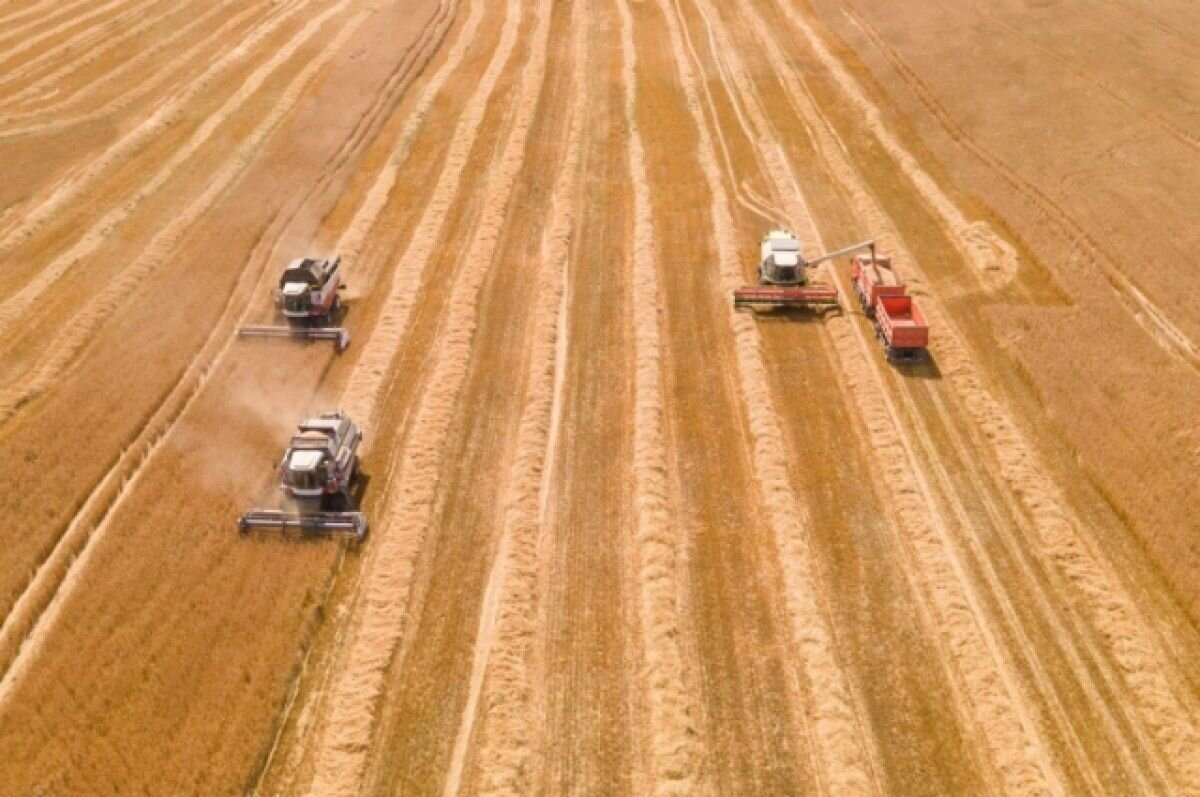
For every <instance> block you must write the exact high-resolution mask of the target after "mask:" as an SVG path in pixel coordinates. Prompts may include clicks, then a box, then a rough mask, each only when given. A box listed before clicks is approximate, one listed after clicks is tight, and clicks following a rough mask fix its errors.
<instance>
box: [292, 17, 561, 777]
mask: <svg viewBox="0 0 1200 797" xmlns="http://www.w3.org/2000/svg"><path fill="white" fill-rule="evenodd" d="M523 16H524V13H523V11H522V10H521V9H520V8H518V7H517V3H516V2H515V0H510V2H508V3H506V4H505V21H504V28H503V30H502V32H501V36H500V42H499V44H498V45H497V48H496V51H495V53H494V54H493V56H492V60H491V62H490V63H489V65H488V68H487V71H486V72H485V73H484V75H483V77H482V78H481V80H480V82H479V84H478V87H477V89H476V93H475V94H474V96H472V98H471V101H470V104H469V107H468V108H467V110H466V111H464V113H463V115H462V117H461V118H460V123H459V125H458V127H457V128H456V130H455V138H454V141H452V142H451V145H450V152H449V154H448V155H447V159H446V164H445V166H444V167H443V172H442V177H441V178H440V179H439V181H438V185H437V187H436V188H435V192H434V196H433V197H431V199H430V202H429V205H428V206H427V208H426V213H425V214H424V215H423V216H422V220H421V223H420V224H419V226H418V228H417V231H416V232H415V233H414V235H413V239H412V242H411V243H410V245H409V247H408V249H409V252H408V253H407V254H406V255H405V257H404V258H402V259H401V261H400V263H401V267H400V269H399V273H398V274H397V275H396V277H395V278H394V281H393V290H392V293H391V295H389V297H388V299H387V302H386V305H385V307H384V310H383V311H382V313H381V315H380V317H379V320H378V321H377V322H376V326H375V331H374V332H373V333H372V338H371V343H372V345H371V346H370V347H369V348H368V350H367V351H365V352H364V353H363V355H362V357H361V358H360V359H359V362H358V364H357V365H356V367H355V369H354V372H353V373H352V374H351V376H350V382H349V384H348V385H347V387H346V389H345V391H344V392H343V396H342V402H341V403H342V406H344V407H349V408H351V409H350V410H349V411H350V412H351V414H352V415H353V416H354V417H356V418H363V419H367V423H368V424H371V425H373V422H374V420H376V411H377V403H378V401H379V399H380V395H377V394H381V393H382V390H383V386H384V380H385V377H386V376H388V375H389V373H390V361H391V360H392V359H393V358H394V357H395V355H396V353H397V352H398V351H399V347H400V343H401V342H402V338H403V334H404V331H405V327H406V321H407V316H408V310H409V309H410V308H411V305H412V300H413V298H412V296H411V285H412V284H413V283H415V281H416V280H415V278H414V277H415V276H417V275H419V274H420V273H421V271H422V270H423V268H422V266H423V265H424V263H425V262H426V261H427V260H428V259H429V258H430V257H431V256H432V254H433V251H434V249H435V247H436V245H437V244H438V243H439V242H440V241H439V236H440V231H441V228H442V221H443V219H444V215H445V211H446V209H447V208H448V207H449V204H450V202H451V201H452V200H453V199H454V197H455V196H456V195H457V192H458V179H459V177H460V176H461V174H462V171H463V167H464V166H465V163H466V159H467V155H468V154H469V152H470V149H471V145H473V143H474V141H475V138H476V136H477V134H478V130H479V123H480V120H481V119H482V115H483V112H484V109H485V107H486V105H487V104H488V102H489V100H490V99H491V96H492V94H493V92H494V91H495V87H496V83H497V81H498V79H499V77H500V73H501V72H502V71H503V70H504V68H505V67H506V65H507V64H508V62H509V59H510V57H512V55H513V51H514V47H515V44H516V38H517V33H518V29H519V27H520V23H521V20H522V18H523ZM538 24H539V25H543V24H548V20H545V21H542V20H539V23H538ZM543 35H544V34H543ZM545 44H546V43H545V40H544V38H539V39H536V40H535V42H534V51H533V52H532V53H531V54H530V62H529V64H528V65H527V66H526V68H525V69H524V70H523V71H522V73H521V81H520V87H519V89H518V92H519V94H518V97H517V99H516V105H515V117H514V120H513V124H512V128H511V129H510V130H509V133H508V136H507V138H506V139H505V144H504V149H503V152H502V153H501V154H500V155H499V160H498V161H497V162H494V163H493V166H492V168H491V169H490V170H489V173H488V175H487V178H486V187H485V190H484V194H483V195H484V196H485V197H487V200H486V204H485V207H484V208H483V211H482V214H481V216H480V219H479V221H478V225H477V227H476V230H475V234H474V235H473V236H472V240H471V241H470V242H469V244H468V246H466V247H465V248H464V249H463V250H462V251H464V252H469V253H471V255H472V264H471V265H472V267H471V268H466V269H464V271H463V273H462V274H461V275H460V276H459V278H458V280H457V281H456V282H455V283H454V286H453V287H452V289H451V296H450V299H449V301H448V303H447V307H448V308H449V309H448V310H447V313H448V315H449V316H450V319H449V320H450V323H447V325H446V327H445V332H444V334H443V335H442V336H441V339H440V341H439V343H438V346H437V352H436V355H435V357H436V360H435V365H434V367H433V370H432V372H431V374H430V376H429V377H428V381H427V388H426V390H425V391H424V392H423V393H422V395H421V400H420V404H419V406H418V408H417V411H416V417H415V420H414V422H413V427H412V431H411V432H410V434H409V437H408V439H407V441H406V443H405V445H404V452H403V455H402V462H401V464H400V466H399V468H398V469H396V471H395V476H394V477H393V484H394V487H392V488H390V489H389V492H391V490H392V489H394V490H395V492H396V495H397V498H396V501H395V503H394V504H393V505H392V506H390V507H389V509H388V511H387V515H386V516H385V518H384V520H383V521H382V522H381V523H377V524H376V531H375V533H374V535H373V538H374V541H375V546H374V548H373V549H372V551H371V552H370V559H369V560H368V562H367V563H366V564H365V565H364V570H363V575H362V576H361V580H360V583H359V585H358V586H357V588H356V595H355V606H356V608H357V610H358V614H357V616H356V617H355V618H353V619H352V620H351V623H353V624H354V625H353V628H352V631H351V632H350V635H349V637H348V644H347V646H346V648H345V653H344V659H343V660H342V661H340V662H338V663H337V665H336V666H337V674H336V676H335V678H334V681H333V683H332V684H331V686H330V691H329V694H328V695H327V696H326V697H325V706H326V707H327V708H326V713H327V717H326V718H325V720H324V722H318V726H317V730H316V734H317V736H316V738H315V739H313V740H312V742H311V749H312V754H313V758H314V761H315V768H316V771H315V774H314V778H313V782H312V784H311V786H310V789H309V791H310V792H311V793H313V794H343V793H353V792H354V791H355V790H356V788H357V786H358V784H359V783H360V779H361V776H362V775H363V774H364V766H365V765H366V763H367V756H368V753H369V752H370V747H371V741H372V735H373V730H374V726H375V719H376V716H375V715H376V707H377V705H378V702H379V699H380V697H381V695H382V692H383V688H384V681H385V675H386V672H387V670H388V667H389V664H390V663H391V659H392V654H393V653H394V651H395V648H396V645H397V643H398V642H399V639H400V636H401V635H402V633H403V632H404V629H405V627H406V623H405V622H404V617H405V614H406V608H407V607H406V606H405V603H406V598H407V596H408V593H409V587H410V584H411V576H412V572H413V568H414V565H415V558H416V553H417V550H418V549H419V548H420V545H421V543H422V541H423V538H424V535H425V532H426V529H427V525H428V522H429V514H430V511H431V510H432V502H433V500H434V497H435V493H436V489H437V470H438V469H439V466H440V464H441V455H442V451H441V443H442V441H443V439H444V437H445V433H446V430H447V428H448V426H449V424H450V423H451V422H452V416H453V414H454V404H455V400H456V398H457V394H458V392H459V389H460V388H461V386H462V382H463V380H464V379H465V376H466V372H467V368H468V361H469V357H468V355H469V351H470V345H471V338H472V335H473V333H474V329H475V316H476V310H477V306H478V292H479V288H480V286H481V285H482V284H483V279H484V278H485V277H486V275H487V272H488V271H489V267H490V265H491V261H492V258H493V256H494V254H495V250H496V246H497V244H498V240H499V233H500V230H501V229H502V227H503V220H504V215H505V213H506V211H507V208H508V201H509V199H510V196H511V193H512V190H513V187H514V185H515V182H516V178H517V175H518V173H519V171H520V169H521V167H522V166H523V163H524V157H525V151H524V146H525V138H526V135H527V133H528V129H529V126H530V124H531V123H532V117H533V112H534V110H535V107H536V103H537V100H538V95H539V93H540V90H541V86H542V83H543V78H544V70H545ZM414 250H416V251H420V252H423V253H424V255H423V257H421V258H420V261H421V263H420V264H419V265H418V266H417V267H415V268H410V266H411V265H412V264H413V263H414V262H415V259H410V258H412V252H413V251H414ZM406 278H407V279H406ZM381 333H382V334H383V338H382V343H380V334H381ZM385 357H386V359H384V358H385ZM389 532H390V533H389Z"/></svg>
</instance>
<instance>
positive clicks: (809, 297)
mask: <svg viewBox="0 0 1200 797" xmlns="http://www.w3.org/2000/svg"><path fill="white" fill-rule="evenodd" d="M868 247H869V248H870V249H871V252H872V255H873V254H874V252H875V242H874V241H864V242H863V243H859V244H854V245H853V246H847V247H844V248H842V249H838V250H837V251H834V252H829V253H828V254H824V255H821V256H820V257H818V258H815V259H813V260H805V259H804V255H803V254H802V253H801V251H800V241H799V240H798V239H797V238H796V236H795V235H793V234H792V233H791V232H789V231H788V230H782V229H778V230H770V231H768V232H767V234H766V235H765V236H763V239H762V243H761V245H760V260H759V265H758V284H757V285H746V286H743V287H741V288H738V289H737V290H736V291H734V293H733V304H734V306H735V307H746V306H750V305H770V306H775V307H837V306H838V292H837V289H836V288H834V287H833V286H832V285H822V284H819V283H814V282H812V281H810V279H809V275H808V271H809V269H811V268H813V267H814V266H817V265H819V264H820V263H823V262H825V261H826V260H831V259H833V258H835V257H838V256H840V255H844V254H848V253H850V252H853V251H856V250H858V249H865V248H868Z"/></svg>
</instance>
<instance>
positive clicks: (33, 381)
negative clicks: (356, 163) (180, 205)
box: [0, 7, 368, 426]
mask: <svg viewBox="0 0 1200 797" xmlns="http://www.w3.org/2000/svg"><path fill="white" fill-rule="evenodd" d="M336 10H340V7H334V8H333V9H330V11H329V12H327V13H331V12H333V11H336ZM367 16H368V14H366V13H362V12H360V13H359V14H358V15H357V16H356V17H355V18H354V19H352V20H351V21H350V22H349V23H347V24H346V25H344V26H343V27H342V29H341V30H340V31H338V33H337V35H336V36H334V37H333V38H332V39H331V40H330V43H329V44H328V45H327V46H326V47H325V49H324V50H323V51H322V52H321V53H320V54H318V55H317V56H316V57H315V58H314V59H313V60H312V61H310V62H309V63H308V65H307V66H305V68H304V69H303V70H301V71H300V73H299V74H298V75H297V76H296V77H295V78H294V79H293V80H292V82H291V83H290V84H289V85H288V86H287V88H286V89H284V91H283V93H282V94H281V95H280V96H279V99H278V100H277V101H276V102H275V103H274V104H273V105H272V107H271V111H270V113H269V114H267V116H266V117H265V118H264V119H263V120H262V122H260V123H259V125H258V126H257V127H256V128H255V129H254V130H253V131H252V132H251V133H250V134H249V135H247V136H246V138H245V139H243V141H242V142H241V143H240V144H239V145H238V147H237V149H235V150H234V151H233V152H232V153H230V155H229V157H228V158H227V159H226V161H225V163H224V164H223V165H222V166H221V168H220V169H219V170H218V171H217V173H216V174H215V175H213V176H212V177H211V178H210V179H209V181H208V183H207V185H206V186H205V188H204V191H203V192H202V193H201V194H200V195H199V196H197V197H196V198H195V199H193V200H192V201H191V202H190V203H189V204H188V206H187V207H186V208H185V209H184V210H183V211H182V212H181V213H180V214H179V215H178V216H176V217H175V218H174V219H172V220H171V222H170V223H169V224H168V225H167V226H166V227H164V228H163V229H162V231H160V232H159V233H158V234H157V235H155V236H154V238H153V239H152V240H151V241H150V243H149V244H148V245H147V246H146V248H145V249H144V250H143V251H142V253H141V254H140V255H139V256H138V257H137V258H136V259H135V260H134V261H133V262H132V263H130V264H129V265H128V266H126V267H125V268H124V269H123V270H122V271H121V272H120V273H119V274H118V275H117V276H116V277H114V278H113V279H112V280H110V281H109V282H108V284H107V285H106V286H105V287H104V288H103V289H102V290H101V291H100V292H99V293H98V294H96V296H94V297H93V298H92V299H91V301H89V302H88V303H87V304H86V305H84V307H83V309H81V310H80V311H79V312H78V313H76V314H75V315H74V316H72V317H71V319H70V320H69V321H68V322H67V323H66V324H65V325H64V326H63V327H62V329H61V331H59V332H58V334H56V335H55V336H54V339H53V340H52V341H51V343H50V345H49V346H48V347H47V349H46V350H45V352H44V353H43V354H42V355H41V356H40V357H38V359H37V361H36V363H35V364H34V365H33V366H32V367H31V368H30V369H29V370H28V371H26V372H25V373H23V374H21V375H20V376H19V377H17V378H16V379H15V380H14V381H15V384H10V385H8V386H6V387H4V388H0V426H3V424H4V423H5V422H7V421H8V420H9V419H10V418H11V417H12V416H13V415H14V414H15V413H16V412H17V411H18V410H19V409H20V408H21V407H22V406H23V405H24V404H26V403H28V402H29V401H31V400H32V399H34V398H36V397H37V396H39V395H41V393H43V392H44V391H46V390H47V389H49V388H50V387H51V386H52V385H53V384H54V383H55V381H56V380H57V379H58V378H59V376H61V374H62V373H63V371H64V370H66V368H67V367H68V366H69V365H70V364H71V362H72V360H74V359H75V357H76V355H77V354H78V353H79V352H80V351H81V350H82V349H83V348H84V347H85V346H86V345H87V344H88V343H89V342H90V341H91V340H92V338H93V336H94V335H95V333H96V330H97V329H98V328H99V327H100V325H101V324H103V323H104V322H105V321H106V320H107V319H108V318H109V317H110V316H111V315H112V314H113V313H115V312H116V311H117V310H118V309H119V308H120V307H121V305H122V304H123V303H124V302H126V301H129V299H130V297H131V296H133V295H134V293H135V291H136V289H137V287H138V285H140V284H141V283H143V282H145V281H146V280H147V279H149V278H150V277H151V276H152V275H153V274H154V272H156V271H157V270H158V268H159V267H160V266H162V264H163V263H165V262H166V261H167V259H168V258H169V257H170V256H171V255H172V254H173V253H174V252H175V249H176V248H177V246H178V245H179V243H180V241H181V240H182V239H183V237H184V236H185V235H186V234H187V233H188V231H189V230H190V229H191V228H192V226H193V225H194V224H195V223H196V222H197V221H199V220H200V219H201V218H202V217H203V216H204V214H205V213H206V212H208V211H209V210H210V209H211V208H212V207H213V205H214V204H215V203H216V201H217V199H218V198H220V196H221V195H222V194H224V193H225V191H226V190H227V189H228V188H229V187H230V186H231V185H233V183H234V182H235V181H236V180H237V179H238V178H239V177H240V176H241V175H242V173H243V172H245V170H246V169H247V168H249V167H250V166H251V165H252V164H253V162H254V155H255V153H256V152H257V151H258V149H259V148H260V147H261V146H262V144H263V143H264V142H265V141H266V140H267V138H268V137H269V136H270V135H271V134H273V133H274V132H275V130H276V129H277V128H278V127H279V125H280V123H282V122H283V120H284V119H285V118H287V116H288V115H289V114H290V113H291V112H292V110H293V109H294V108H295V106H296V103H297V102H298V101H299V100H300V99H301V95H302V94H303V92H304V91H305V90H306V89H307V88H308V86H309V85H310V84H311V83H312V81H313V79H314V78H315V77H316V76H317V75H318V74H319V73H320V72H321V71H322V70H323V69H325V67H327V66H328V65H329V64H330V63H331V62H332V60H333V58H334V56H336V55H337V54H338V53H339V51H340V50H341V48H342V47H343V46H344V45H345V44H346V42H347V41H349V39H350V37H351V36H352V35H353V34H354V33H356V32H357V31H358V28H359V27H360V26H361V25H362V23H363V22H364V21H365V20H366V19H367ZM318 19H319V18H318ZM315 30H316V29H315V28H314V31H315ZM246 85H250V82H247V84H246ZM218 116H219V114H218ZM197 135H199V134H197ZM205 137H207V136H205ZM184 151H186V148H185V149H184V150H181V152H184ZM101 223H103V220H102V222H101ZM0 329H3V324H2V322H0Z"/></svg>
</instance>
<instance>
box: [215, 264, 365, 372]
mask: <svg viewBox="0 0 1200 797" xmlns="http://www.w3.org/2000/svg"><path fill="white" fill-rule="evenodd" d="M341 269H342V259H341V258H340V257H336V258H333V259H332V260H330V259H317V258H310V257H302V258H297V259H296V260H293V261H292V262H291V263H289V264H288V267H287V268H285V269H284V270H283V274H282V275H280V277H279V287H278V288H276V289H275V309H276V310H278V312H279V314H280V315H282V316H283V317H284V319H285V320H286V322H287V325H286V326H279V325H276V326H265V325H256V326H246V327H242V328H241V329H239V330H238V335H239V336H241V337H244V338H291V339H293V340H331V341H333V345H334V348H335V349H336V350H337V351H339V352H340V351H342V350H344V349H345V348H346V347H347V346H349V345H350V333H349V331H347V330H346V328H345V327H337V326H332V325H331V324H332V320H333V317H334V316H335V315H337V312H338V311H339V310H340V309H341V307H342V297H341V296H339V295H338V291H339V290H341V289H342V288H344V287H346V286H345V285H342V282H341V278H342V275H341Z"/></svg>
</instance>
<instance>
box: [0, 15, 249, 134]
mask: <svg viewBox="0 0 1200 797" xmlns="http://www.w3.org/2000/svg"><path fill="white" fill-rule="evenodd" d="M228 5H229V3H228V2H221V3H218V4H217V5H215V6H213V7H212V8H211V9H209V10H208V11H205V12H204V13H203V14H201V16H200V18H201V19H207V18H208V17H211V16H212V15H213V14H214V13H217V12H220V11H222V10H224V9H225V7H226V6H228ZM175 7H176V9H177V8H178V6H175ZM125 16H136V17H138V18H139V19H140V20H141V21H140V22H138V23H137V24H135V25H132V26H122V27H121V29H120V33H119V34H118V35H115V36H110V35H108V33H109V32H108V31H107V30H100V31H99V32H98V33H97V34H96V38H99V39H101V40H102V41H103V44H102V46H99V47H87V49H86V50H85V51H84V53H83V54H77V55H76V56H75V57H74V58H70V59H67V63H65V64H63V65H62V66H60V67H59V68H58V69H55V70H53V71H51V72H48V73H47V74H44V75H42V76H41V77H39V78H36V79H35V80H34V81H33V82H32V83H30V84H29V85H27V86H26V87H25V88H23V89H20V90H19V91H17V92H16V93H14V94H12V95H11V96H8V97H5V98H3V105H4V106H5V107H20V105H21V101H22V100H24V99H26V98H32V99H34V100H36V99H37V97H38V96H40V95H44V94H45V93H47V92H50V91H55V92H57V89H56V87H55V84H57V83H59V82H60V81H61V80H62V79H63V78H65V77H67V76H69V75H73V74H75V73H76V72H78V71H80V70H81V69H84V68H85V67H88V66H90V65H92V64H94V63H95V62H96V61H98V60H100V59H101V58H104V57H105V56H107V55H109V54H110V53H111V52H112V51H113V50H116V49H117V48H124V49H128V45H127V44H126V42H128V41H129V40H130V39H135V38H136V37H138V36H140V35H141V34H142V33H144V32H145V31H147V30H149V29H150V28H153V27H155V26H156V25H160V24H162V23H163V22H164V21H167V20H169V19H170V18H171V17H172V14H171V13H170V12H169V11H168V12H167V13H158V12H154V13H146V12H145V11H139V10H137V9H135V10H133V11H130V12H126V14H124V15H122V18H123V17H125ZM108 24H109V25H116V24H118V21H117V20H113V22H111V23H108ZM191 24H192V23H191V22H189V23H187V24H186V25H184V26H183V27H179V28H177V29H176V34H175V35H176V36H178V35H179V32H180V31H183V30H186V29H187V28H188V27H190V26H191ZM84 46H86V45H84V44H83V43H76V44H75V45H73V48H74V49H76V50H78V49H80V48H81V47H84ZM148 49H154V50H158V49H161V44H160V45H159V46H158V47H152V48H148ZM122 63H123V64H124V63H128V61H125V62H122ZM106 74H107V73H106ZM14 77H15V72H10V73H9V74H8V75H6V76H5V77H4V79H3V80H2V81H0V85H3V84H4V83H7V82H10V81H11V80H13V79H14ZM4 117H5V119H6V120H11V119H12V118H13V117H14V114H12V113H5V114H4Z"/></svg>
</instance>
